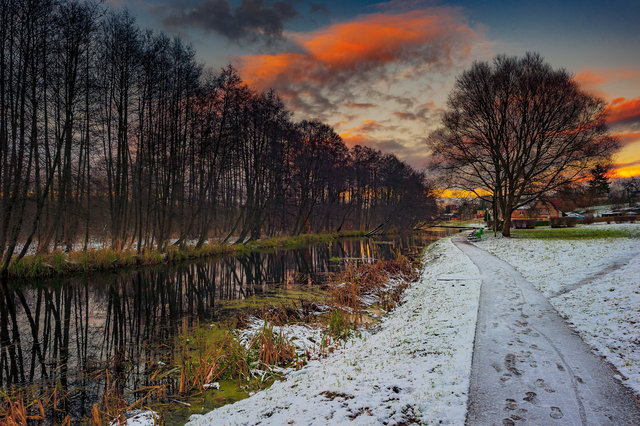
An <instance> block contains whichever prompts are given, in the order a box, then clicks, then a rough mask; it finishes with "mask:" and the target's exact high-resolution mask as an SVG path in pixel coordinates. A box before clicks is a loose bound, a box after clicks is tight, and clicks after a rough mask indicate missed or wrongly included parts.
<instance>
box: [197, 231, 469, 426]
mask: <svg viewBox="0 0 640 426" xmlns="http://www.w3.org/2000/svg"><path fill="white" fill-rule="evenodd" d="M422 266H423V268H422V272H421V275H420V278H419V279H418V280H417V281H416V282H414V283H412V284H410V285H409V287H408V288H407V289H406V291H405V293H404V295H403V296H402V302H404V303H403V304H401V305H400V306H398V307H396V308H395V309H394V310H393V311H391V312H390V313H389V314H388V315H387V316H385V317H384V318H383V319H382V321H381V323H380V324H379V325H378V326H377V327H375V328H372V329H369V330H366V329H364V330H361V335H360V337H355V338H353V339H351V340H349V341H348V344H347V345H346V347H343V348H340V349H338V350H336V351H335V352H334V353H332V354H329V356H328V357H327V359H324V360H312V361H310V362H309V363H308V364H307V365H306V366H305V367H303V368H302V369H300V370H298V371H295V372H291V373H290V374H288V375H287V376H286V380H285V381H278V382H276V383H274V384H273V385H272V386H271V387H270V388H269V389H267V390H264V391H261V392H258V393H256V394H255V395H253V396H251V397H250V398H248V399H244V400H242V401H239V402H236V403H235V404H230V405H226V406H223V407H221V408H218V409H216V410H214V411H212V412H210V413H207V414H205V415H202V416H192V417H191V419H190V424H196V425H198V424H203V425H204V424H255V423H259V422H264V423H271V424H285V423H288V422H295V423H300V424H326V423H327V422H330V423H345V422H352V421H356V422H358V423H411V422H418V423H420V422H430V421H433V419H439V420H442V421H443V422H444V423H454V424H461V423H464V419H465V415H466V404H467V391H468V387H469V374H470V368H471V357H472V350H473V338H474V333H475V324H476V313H477V308H478V295H479V289H480V280H479V279H478V277H477V269H476V268H475V266H473V264H471V262H470V261H469V260H468V259H465V258H464V256H463V255H462V254H461V253H460V251H459V250H458V249H457V248H455V247H454V246H453V245H452V243H451V240H450V239H448V238H447V239H443V240H441V241H438V242H436V243H434V244H433V245H431V246H430V247H429V249H428V250H427V253H426V254H425V256H424V259H423V264H422ZM409 324H410V326H408V325H409Z"/></svg>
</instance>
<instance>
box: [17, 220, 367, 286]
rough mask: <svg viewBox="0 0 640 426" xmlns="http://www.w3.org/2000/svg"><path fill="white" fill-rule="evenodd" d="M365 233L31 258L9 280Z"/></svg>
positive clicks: (280, 246)
mask: <svg viewBox="0 0 640 426" xmlns="http://www.w3.org/2000/svg"><path fill="white" fill-rule="evenodd" d="M365 235H366V231H345V232H336V233H327V234H303V235H297V236H288V237H274V238H268V239H264V240H256V241H250V242H247V243H245V244H240V243H237V244H204V245H203V246H201V247H198V248H196V247H195V246H190V245H186V246H182V247H181V246H173V245H170V246H169V247H167V249H166V250H165V251H164V252H161V251H159V250H149V251H146V252H143V253H136V252H135V251H134V250H120V251H117V250H113V249H109V248H102V249H89V250H87V251H74V252H70V253H64V252H62V251H55V252H53V253H48V254H34V255H28V256H25V257H23V258H22V259H20V260H19V261H18V262H12V263H11V265H10V266H9V277H10V278H45V277H62V276H69V275H74V274H79V273H87V272H100V271H112V270H117V269H122V268H132V267H140V266H152V265H158V264H161V263H176V262H182V261H187V260H195V259H201V258H206V257H211V256H223V255H231V256H239V255H243V254H247V253H250V252H252V251H257V250H278V249H294V248H297V247H304V246H307V245H310V244H320V243H326V242H330V241H333V240H337V239H340V238H360V237H364V236H365Z"/></svg>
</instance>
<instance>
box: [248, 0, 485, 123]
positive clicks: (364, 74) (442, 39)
mask: <svg viewBox="0 0 640 426" xmlns="http://www.w3.org/2000/svg"><path fill="white" fill-rule="evenodd" d="M478 37H479V35H478V33H477V32H476V31H475V30H473V29H472V28H471V27H469V26H468V25H466V24H465V23H464V22H463V20H462V18H461V17H460V16H459V14H458V12H457V11H456V10H454V9H452V8H446V7H437V8H430V9H426V10H415V11H410V12H406V13H397V14H393V13H375V14H370V15H364V16H360V17H357V18H355V19H354V20H352V21H350V22H343V23H337V24H333V25H330V26H328V27H326V28H323V29H320V30H317V31H312V32H308V33H294V34H290V35H289V39H290V41H292V42H294V43H295V44H296V45H297V47H298V49H297V50H296V51H291V52H284V53H277V54H269V55H247V56H243V57H240V58H238V63H239V70H240V74H241V75H242V77H243V78H244V79H245V80H246V81H247V82H248V83H249V84H250V85H252V86H254V87H255V88H257V89H267V88H274V89H276V90H278V92H279V93H281V94H283V96H284V97H285V100H286V101H288V102H289V103H291V104H293V105H292V106H294V107H297V109H304V108H305V107H307V108H306V112H308V111H313V112H316V111H317V112H321V113H327V111H328V110H330V109H332V108H336V107H337V106H340V105H346V106H347V107H350V108H369V107H370V106H371V107H372V106H374V104H373V103H371V104H369V103H348V104H345V103H344V99H345V98H353V96H351V94H352V91H355V90H356V86H359V87H358V88H357V91H358V93H361V92H362V87H363V86H362V84H367V85H368V87H371V85H370V84H368V83H370V82H372V81H381V80H383V81H385V80H390V79H392V78H393V76H394V75H395V72H396V71H397V70H398V69H402V68H408V67H415V66H417V65H421V66H424V67H425V69H424V72H425V73H427V72H433V71H434V70H441V71H442V70H446V69H449V68H451V67H452V66H454V65H457V64H458V63H459V62H460V61H461V60H462V59H466V58H467V57H468V56H469V54H470V52H471V49H472V42H473V41H475V40H476V39H477V38H478ZM314 107H315V109H314Z"/></svg>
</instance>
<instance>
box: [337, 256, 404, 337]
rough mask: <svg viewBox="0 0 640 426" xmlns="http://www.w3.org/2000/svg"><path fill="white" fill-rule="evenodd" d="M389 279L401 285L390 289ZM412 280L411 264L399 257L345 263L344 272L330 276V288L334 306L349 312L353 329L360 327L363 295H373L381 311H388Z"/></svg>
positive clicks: (394, 305)
mask: <svg viewBox="0 0 640 426" xmlns="http://www.w3.org/2000/svg"><path fill="white" fill-rule="evenodd" d="M391 279H395V280H400V283H397V284H396V285H393V286H389V285H388V284H389V282H390V280H391ZM415 279H416V275H415V270H414V268H413V265H412V264H411V262H410V261H409V260H408V259H407V258H405V257H403V256H399V257H398V258H397V259H395V260H378V261H377V262H375V263H365V264H360V265H357V264H354V263H351V264H348V265H347V267H346V269H345V270H344V271H343V272H341V273H339V274H337V275H335V276H333V278H332V280H331V283H330V286H329V289H330V293H331V295H332V302H333V304H334V306H336V307H337V308H338V309H341V310H346V311H347V312H349V313H350V316H351V322H352V323H353V326H354V327H357V326H359V325H360V324H362V309H363V308H364V303H363V296H365V295H368V294H370V295H375V296H376V297H377V299H378V300H379V301H380V304H381V306H382V308H383V309H384V310H386V311H390V310H391V309H393V308H395V307H396V306H397V305H398V304H400V301H401V295H402V292H403V291H404V290H405V289H406V287H407V285H408V283H409V282H411V281H413V280H415Z"/></svg>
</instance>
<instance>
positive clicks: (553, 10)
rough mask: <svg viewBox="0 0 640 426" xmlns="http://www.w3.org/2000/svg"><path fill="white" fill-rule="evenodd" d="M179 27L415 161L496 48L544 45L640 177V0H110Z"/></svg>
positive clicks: (201, 47) (204, 51) (293, 99)
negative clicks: (460, 86) (591, 99)
mask: <svg viewBox="0 0 640 426" xmlns="http://www.w3.org/2000/svg"><path fill="white" fill-rule="evenodd" d="M110 2H111V3H112V4H114V5H116V6H126V7H128V8H129V10H130V11H131V12H132V14H133V15H135V16H136V17H137V19H138V22H139V23H140V24H141V25H142V26H145V27H150V28H152V29H158V30H163V31H165V32H168V33H170V34H176V35H180V36H181V37H182V38H183V39H185V40H186V41H188V42H190V43H192V44H193V45H194V47H195V49H196V51H197V54H198V59H199V60H200V61H201V62H203V63H205V64H206V65H208V66H212V67H214V68H219V67H223V66H225V65H226V64H228V63H231V64H233V65H234V66H235V67H236V68H237V69H238V70H239V71H240V74H241V76H242V77H243V78H244V79H245V80H246V81H248V82H249V83H250V84H251V85H252V86H253V87H254V88H256V89H264V88H274V89H276V90H277V91H278V92H279V93H280V94H281V96H282V97H283V98H284V99H285V101H286V103H287V104H288V105H289V107H290V108H291V109H292V110H293V111H294V112H295V114H296V115H295V117H296V118H297V119H303V118H318V119H321V120H323V121H325V122H327V123H329V124H331V125H333V126H334V127H335V129H336V131H337V132H338V133H339V134H340V135H341V136H342V137H343V139H344V140H345V142H346V143H347V145H350V146H351V145H355V144H364V145H368V146H371V147H374V148H378V149H380V150H382V151H384V152H393V153H395V154H397V155H398V156H399V157H400V158H401V159H403V160H406V161H407V162H409V163H410V164H412V165H413V166H415V167H418V168H421V167H423V166H424V165H425V163H426V160H427V158H428V155H429V153H428V151H427V149H426V147H425V143H424V140H425V138H426V136H427V135H428V134H429V132H430V131H432V130H434V129H435V128H436V127H437V125H438V120H439V117H440V113H441V111H442V108H443V107H444V105H445V102H446V98H447V95H448V93H449V91H450V89H451V87H452V85H453V82H454V80H455V77H456V75H458V74H459V73H460V72H461V70H463V69H464V68H466V67H468V66H469V64H470V63H471V62H472V61H473V60H475V59H485V60H486V59H490V58H491V57H493V56H494V55H495V54H500V53H506V54H511V55H522V54H524V53H525V52H526V51H536V52H539V53H540V54H542V56H543V57H545V58H546V60H547V61H549V62H550V63H551V64H552V65H554V66H555V67H564V68H566V69H568V70H569V71H570V72H571V73H573V74H574V75H575V78H576V79H577V80H578V81H579V82H580V83H581V84H582V85H583V87H584V88H585V89H586V90H588V91H590V92H592V93H596V94H598V95H599V96H601V97H603V98H604V99H605V100H606V101H607V102H609V103H610V106H609V109H610V122H611V128H612V130H613V133H615V134H617V135H618V136H619V137H620V139H621V141H622V142H623V149H622V150H621V151H620V153H619V154H618V156H617V158H616V160H615V161H616V167H617V174H618V176H623V177H626V176H635V175H640V25H638V19H639V18H640V2H638V1H637V0H636V1H627V2H624V1H615V0H613V1H607V2H602V1H573V2H558V1H546V0H541V1H530V2H524V1H523V2H506V1H505V2H500V1H494V2H489V1H466V2H465V1H459V2H447V3H444V2H436V1H432V2H430V1H412V0H408V1H390V2H380V3H375V2H365V1H347V0H343V1H333V0H331V1H322V0H314V1H311V2H309V1H305V0H278V1H266V0H264V1H263V0H239V1H235V0H234V1H231V2H229V1H227V0H129V1H126V0H111V1H110Z"/></svg>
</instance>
